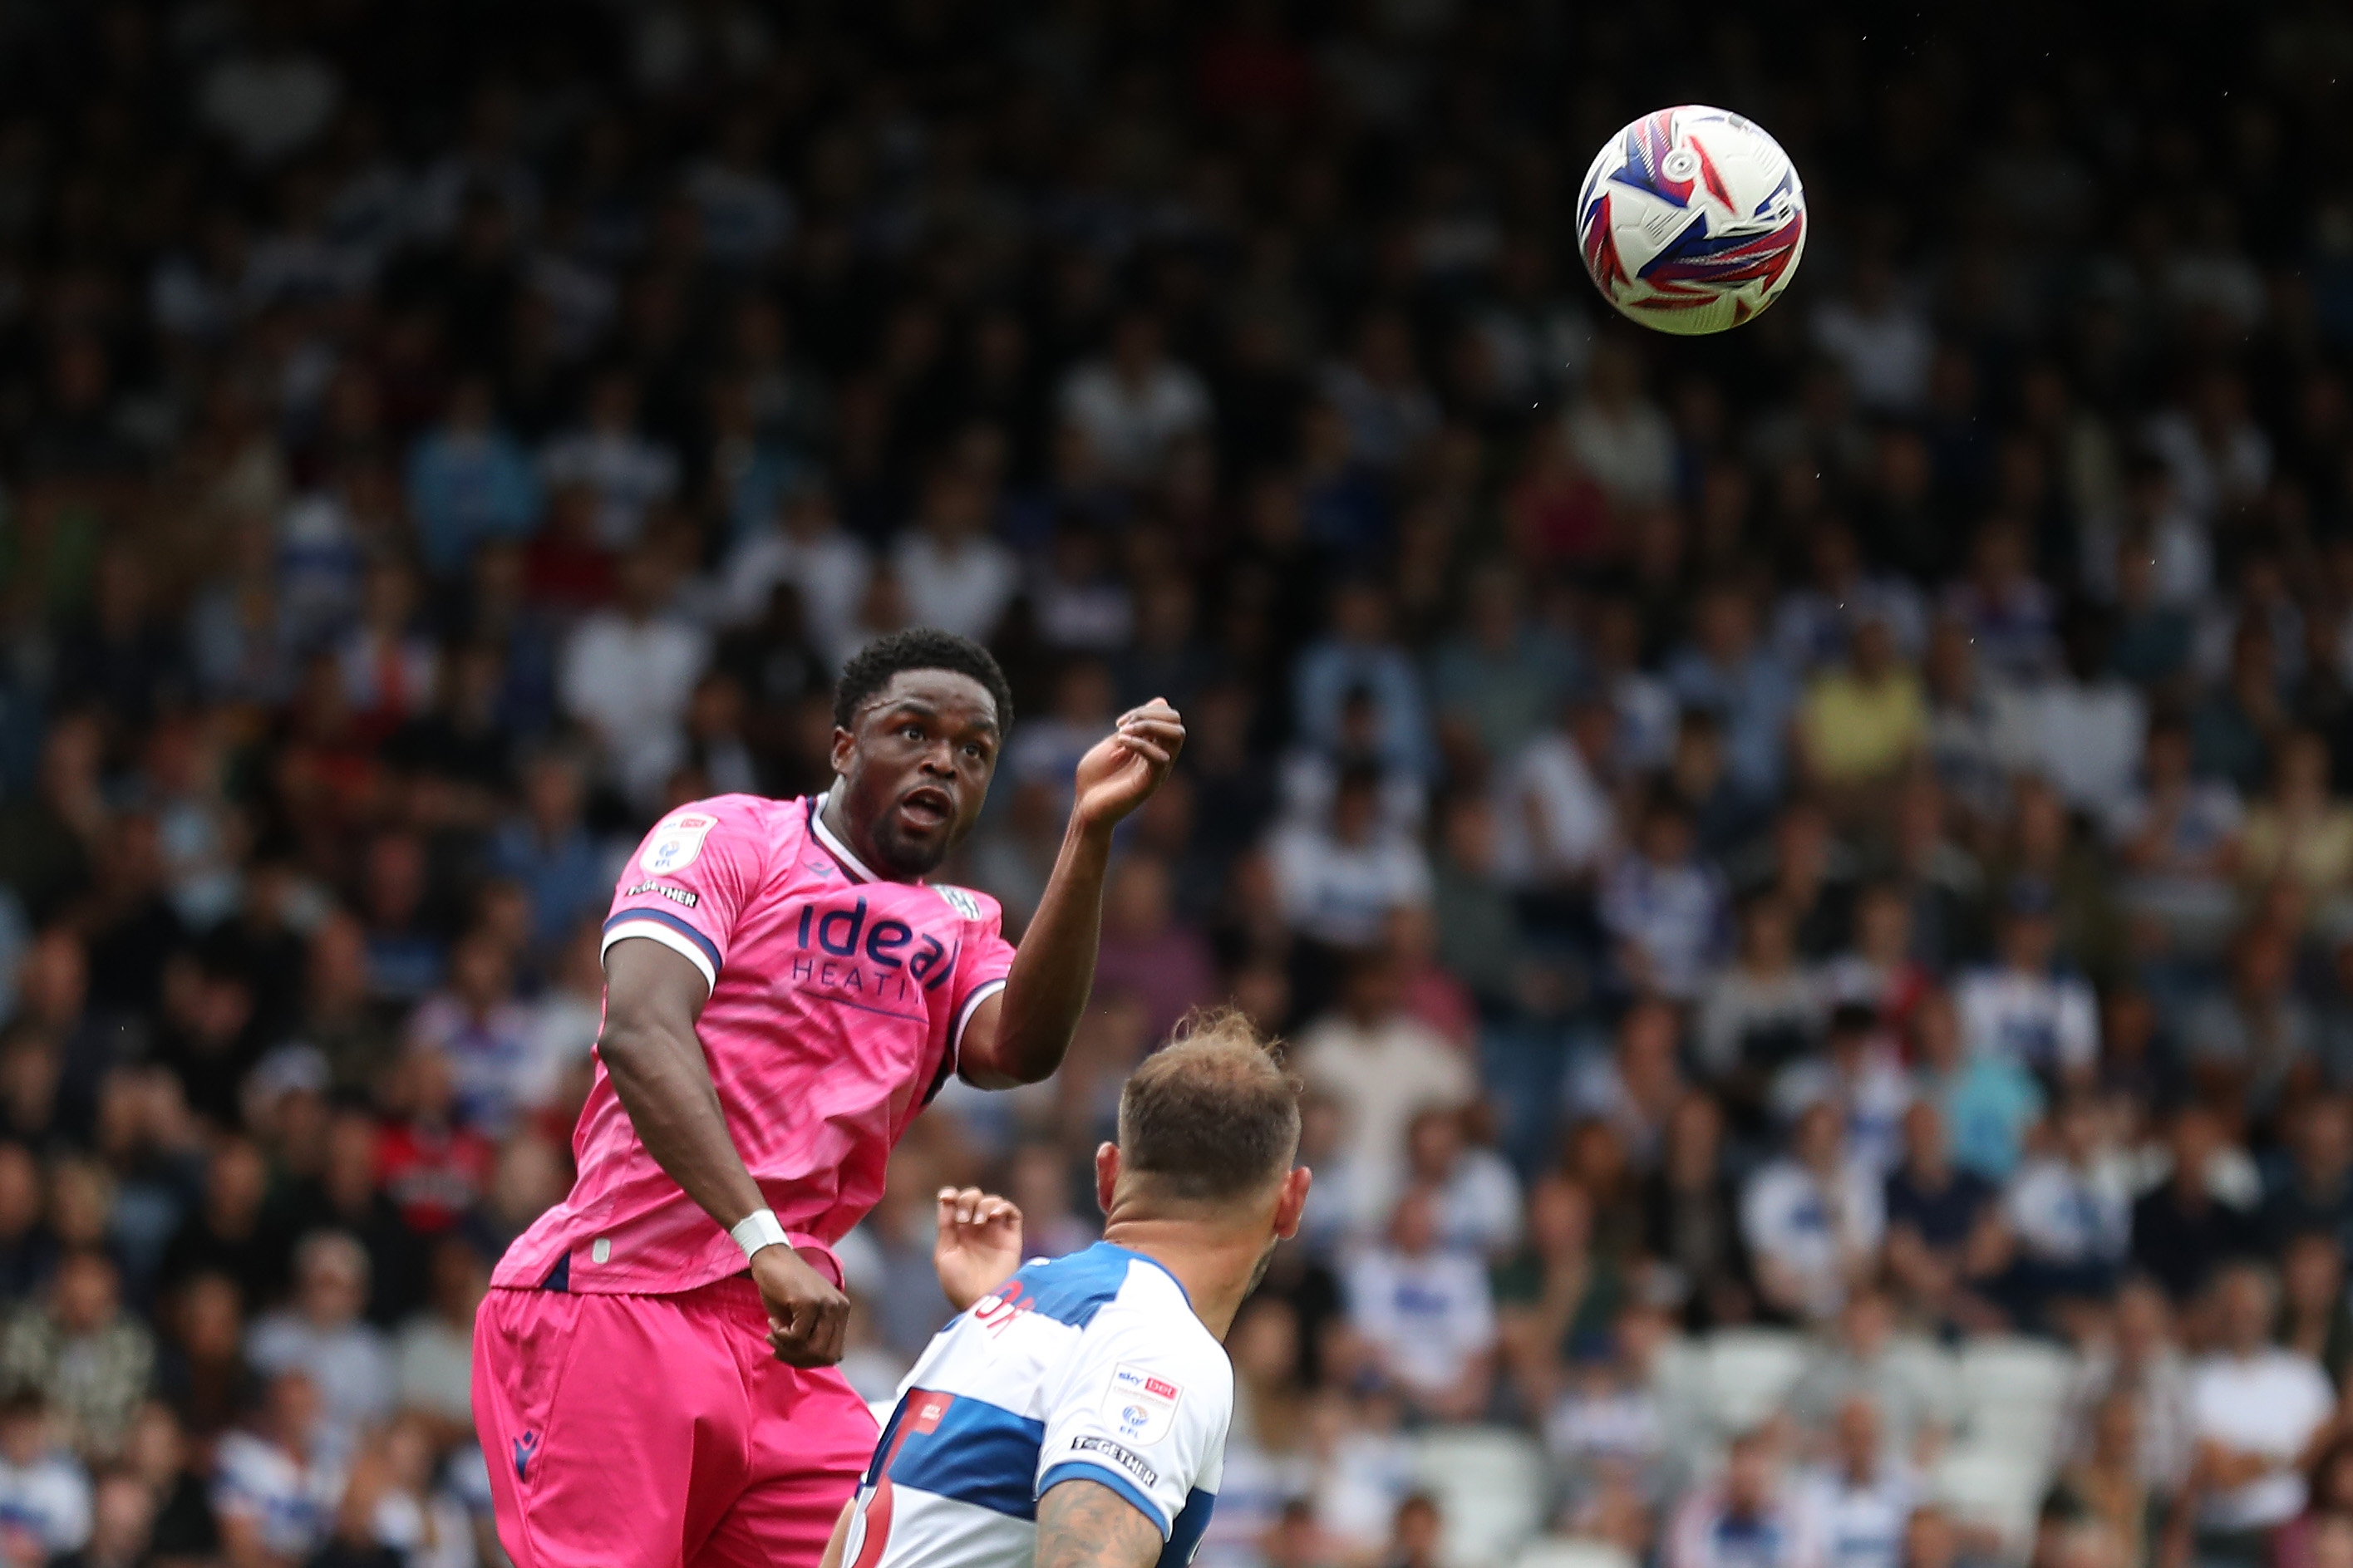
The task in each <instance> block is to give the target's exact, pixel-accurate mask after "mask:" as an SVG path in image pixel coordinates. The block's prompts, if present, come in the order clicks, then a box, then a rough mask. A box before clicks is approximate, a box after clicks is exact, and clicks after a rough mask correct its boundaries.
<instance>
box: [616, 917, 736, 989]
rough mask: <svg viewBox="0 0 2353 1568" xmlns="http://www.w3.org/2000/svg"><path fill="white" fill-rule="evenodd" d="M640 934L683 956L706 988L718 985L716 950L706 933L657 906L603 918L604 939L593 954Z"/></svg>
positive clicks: (717, 957)
mask: <svg viewBox="0 0 2353 1568" xmlns="http://www.w3.org/2000/svg"><path fill="white" fill-rule="evenodd" d="M633 936H641V937H645V938H647V939H648V940H649V941H652V942H659V943H661V944H662V945H663V946H664V947H666V948H668V949H670V951H671V952H675V953H677V954H678V955H679V956H680V957H681V958H683V959H685V960H686V961H687V962H688V963H691V964H692V965H694V967H695V968H696V969H697V970H698V971H700V972H701V973H702V984H703V986H704V988H705V989H707V990H716V989H717V988H718V985H719V950H718V948H717V947H715V946H714V945H712V941H711V939H710V938H709V937H707V936H704V935H703V934H702V932H701V931H696V930H695V929H694V928H693V927H692V926H690V925H688V924H687V923H686V922H685V921H681V920H680V919H679V918H678V917H677V916H675V915H667V914H664V913H663V912H662V911H661V910H622V911H621V912H620V913H618V914H617V915H615V916H614V917H613V918H612V919H610V920H608V921H606V922H605V937H604V940H603V941H602V942H599V943H598V944H597V947H596V957H597V959H598V961H599V962H602V960H603V959H604V956H605V955H606V954H607V953H608V952H612V951H613V944H614V943H615V942H620V941H622V940H624V939H625V938H628V937H633Z"/></svg>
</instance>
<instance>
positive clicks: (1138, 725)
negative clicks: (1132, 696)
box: [1071, 697, 1185, 827]
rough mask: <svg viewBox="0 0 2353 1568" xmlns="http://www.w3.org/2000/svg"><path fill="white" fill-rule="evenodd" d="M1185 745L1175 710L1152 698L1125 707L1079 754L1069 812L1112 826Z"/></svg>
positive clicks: (1148, 794)
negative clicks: (1138, 705) (1075, 790)
mask: <svg viewBox="0 0 2353 1568" xmlns="http://www.w3.org/2000/svg"><path fill="white" fill-rule="evenodd" d="M1184 749H1185V721H1184V720H1183V719H1182V718H1180V717H1179V716H1178V715H1177V712H1176V710H1175V709H1174V708H1171V707H1170V706H1168V704H1167V703H1166V702H1165V701H1163V700H1160V699H1159V698H1157V697H1155V698H1154V699H1153V700H1151V701H1149V702H1146V703H1145V704H1144V706H1142V707H1141V708H1131V709H1129V710H1127V711H1126V712H1124V713H1123V714H1121V715H1120V719H1119V724H1118V726H1117V728H1115V729H1113V731H1112V732H1111V733H1110V734H1109V735H1107V736H1105V737H1104V738H1103V740H1101V741H1098V742H1095V744H1094V746H1093V748H1092V750H1090V751H1089V752H1087V754H1086V755H1085V756H1083V757H1081V758H1080V759H1079V776H1078V795H1077V801H1076V804H1075V805H1072V806H1071V816H1074V817H1076V818H1077V819H1078V821H1079V822H1080V823H1082V824H1083V825H1084V826H1090V827H1109V826H1112V825H1113V823H1115V822H1117V821H1119V819H1120V818H1122V817H1124V816H1126V815H1127V814H1128V813H1129V812H1131V811H1134V809H1135V808H1136V807H1137V806H1139V805H1143V804H1144V803H1145V801H1147V800H1149V799H1151V798H1152V792H1153V791H1155V790H1156V789H1158V788H1159V787H1160V781H1161V780H1163V779H1165V778H1166V777H1167V776H1168V770H1169V769H1170V768H1172V767H1175V766H1176V753H1177V752H1181V751H1183V750H1184Z"/></svg>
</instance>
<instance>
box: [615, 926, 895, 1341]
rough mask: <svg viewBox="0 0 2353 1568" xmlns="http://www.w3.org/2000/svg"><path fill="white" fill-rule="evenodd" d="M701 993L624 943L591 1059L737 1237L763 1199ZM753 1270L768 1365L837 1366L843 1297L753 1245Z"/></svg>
mask: <svg viewBox="0 0 2353 1568" xmlns="http://www.w3.org/2000/svg"><path fill="white" fill-rule="evenodd" d="M709 994H710V987H709V986H708V985H707V984H705V983H704V981H703V978H702V971H701V970H699V969H697V968H696V967H695V966H694V965H693V964H691V963H688V962H687V961H686V959H684V958H683V957H681V955H679V954H678V953H676V952H672V951H671V950H670V949H669V948H667V947H664V946H663V945H662V944H661V943H660V942H653V941H650V940H649V939H648V938H645V937H625V938H623V939H622V940H621V941H619V942H615V943H614V944H613V945H612V948H611V949H610V950H609V951H608V952H607V953H606V954H605V1026H604V1029H603V1030H602V1031H601V1032H600V1033H599V1034H598V1035H597V1037H596V1054H597V1055H598V1056H599V1057H600V1058H603V1059H604V1063H605V1073H606V1076H607V1077H608V1078H610V1079H612V1080H613V1092H614V1093H615V1094H616V1095H617V1096H618V1097H619V1098H620V1101H621V1109H622V1110H626V1111H628V1113H629V1124H630V1125H631V1126H633V1127H635V1128H636V1129H637V1132H638V1142H642V1143H643V1144H645V1146H646V1152H647V1153H649V1154H650V1155H652V1156H653V1158H654V1163H656V1164H658V1165H659V1166H660V1167H661V1168H662V1170H663V1171H664V1172H665V1173H668V1174H669V1176H670V1180H672V1181H674V1182H676V1183H677V1184H679V1185H680V1186H681V1187H682V1188H684V1189H685V1191H686V1195H687V1196H688V1197H691V1198H692V1199H693V1200H694V1201H695V1202H696V1203H698V1204H700V1205H702V1212H703V1213H705V1214H707V1215H710V1216H711V1217H712V1219H714V1220H717V1221H718V1222H719V1224H720V1225H721V1226H723V1227H724V1228H726V1229H729V1230H733V1228H734V1227H735V1226H737V1225H738V1224H740V1223H741V1222H742V1221H743V1220H744V1219H745V1218H747V1217H749V1216H750V1215H754V1214H757V1213H759V1212H760V1211H761V1210H763V1209H765V1208H766V1207H767V1206H768V1200H767V1199H766V1198H765V1197H763V1196H762V1195H761V1194H760V1185H759V1184H758V1183H757V1182H754V1180H753V1179H752V1173H751V1172H749V1171H747V1170H745V1169H744V1159H743V1156H742V1155H740V1154H738V1153H737V1152H735V1142H734V1140H733V1138H731V1137H729V1136H728V1133H727V1118H726V1115H725V1113H724V1112H723V1111H722V1110H720V1108H719V1091H718V1090H717V1089H714V1088H713V1087H712V1082H711V1063H710V1062H709V1060H708V1059H707V1058H705V1057H704V1056H703V1054H702V1041H701V1040H700V1039H698V1038H697V1037H695V1033H694V1023H695V1020H696V1019H697V1018H698V1017H700V1016H702V1004H703V1003H704V1001H705V1000H707V999H708V996H709ZM751 1266H752V1279H753V1280H754V1283H755V1284H757V1285H758V1286H759V1288H760V1297H761V1300H764V1301H765V1302H766V1303H767V1308H768V1327H769V1334H768V1340H769V1343H771V1344H772V1345H774V1346H775V1347H776V1358H777V1359H778V1360H779V1361H783V1362H786V1363H788V1364H790V1365H793V1366H830V1365H832V1364H833V1363H835V1362H838V1361H839V1360H840V1359H841V1348H842V1336H843V1334H844V1332H845V1331H846V1330H847V1329H848V1327H849V1299H848V1298H847V1297H845V1296H844V1295H842V1293H841V1292H840V1291H839V1290H837V1289H834V1288H833V1284H832V1282H831V1281H830V1280H828V1279H826V1278H825V1276H824V1275H822V1274H819V1273H818V1271H817V1270H816V1269H815V1268H811V1267H809V1265H808V1263H807V1260H806V1259H804V1258H801V1256H800V1255H799V1254H798V1253H797V1252H795V1251H794V1250H793V1249H792V1248H791V1247H786V1246H775V1247H761V1248H760V1249H759V1250H758V1251H757V1252H755V1253H754V1254H753V1255H752V1260H751Z"/></svg>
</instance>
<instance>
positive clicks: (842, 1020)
mask: <svg viewBox="0 0 2353 1568" xmlns="http://www.w3.org/2000/svg"><path fill="white" fill-rule="evenodd" d="M823 804H824V803H823V800H822V798H821V797H820V798H818V799H799V800H768V799H765V798H763V797H760V796H757V795H721V796H719V797H718V798H717V799H715V800H705V801H697V802H696V803H695V804H693V805H687V806H681V808H679V809H678V810H676V811H673V812H671V813H670V815H669V816H666V817H664V818H662V820H661V821H659V823H656V824H655V825H654V828H653V831H652V832H650V833H649V834H647V835H646V839H645V842H644V843H643V844H642V845H640V846H639V847H638V852H637V854H636V855H635V856H634V857H632V858H631V859H630V860H629V863H628V868H627V869H626V870H624V871H623V872H622V874H621V881H620V887H619V889H618V890H617V892H616V893H615V894H614V897H613V911H612V913H611V915H610V916H609V917H607V920H606V921H605V946H606V947H607V948H610V947H611V946H612V945H613V944H614V943H615V942H619V941H622V940H623V939H625V938H628V937H646V938H649V939H651V940H652V941H655V942H660V943H661V944H662V945H663V946H665V947H669V948H671V949H673V950H675V951H676V952H679V953H681V954H682V955H683V956H684V957H685V958H686V959H687V960H688V962H690V963H692V964H693V965H694V966H695V967H696V968H697V969H699V970H701V971H702V975H703V978H704V979H705V980H706V981H708V982H710V984H711V997H710V1000H709V1001H708V1002H707V1003H705V1004H704V1005H703V1009H702V1019H701V1021H700V1022H699V1023H698V1024H697V1026H696V1033H697V1034H699V1035H700V1036H701V1037H702V1048H703V1054H704V1056H705V1057H706V1058H709V1060H710V1063H711V1078H712V1082H713V1083H714V1084H716V1085H717V1086H718V1089H719V1104H720V1107H721V1109H722V1110H724V1111H725V1113H726V1116H727V1131H728V1132H729V1134H730V1135H731V1136H732V1137H733V1139H734V1141H735V1148H736V1152H739V1153H740V1154H742V1155H743V1156H744V1165H745V1166H746V1167H747V1168H748V1169H749V1170H750V1171H751V1173H752V1176H753V1179H754V1181H756V1182H758V1183H759V1184H760V1191H761V1192H762V1193H763V1194H765V1195H766V1197H767V1200H768V1205H769V1206H770V1207H771V1208H773V1209H775V1210H776V1217H777V1218H778V1219H780V1220H782V1221H783V1222H784V1225H785V1228H786V1231H787V1232H788V1233H790V1234H791V1235H792V1237H793V1240H794V1243H795V1245H797V1246H806V1245H808V1244H810V1243H811V1242H816V1243H819V1244H823V1245H827V1246H830V1245H831V1244H832V1243H834V1242H836V1241H839V1239H840V1238H841V1237H842V1235H843V1234H844V1233H845V1232H847V1231H848V1230H849V1227H850V1226H854V1225H856V1224H857V1223H858V1222H859V1220H860V1218H862V1217H863V1216H864V1215H865V1214H866V1211H867V1210H868V1209H870V1208H871V1207H873V1206H874V1203H875V1200H876V1199H878V1198H880V1197H881V1195H882V1174H883V1168H884V1166H885V1165H886V1164H887V1163H889V1161H890V1158H891V1150H892V1146H893V1145H895V1144H896V1143H897V1142H898V1141H899V1138H900V1135H901V1134H902V1133H903V1132H904V1131H906V1130H907V1124H908V1123H909V1122H910V1121H913V1119H914V1116H915V1113H916V1111H918V1110H921V1109H922V1108H923V1105H924V1104H926V1103H927V1102H928V1101H929V1100H931V1098H932V1096H933V1095H934V1094H936V1093H937V1092H938V1091H939V1089H940V1086H941V1085H942V1084H944V1083H945V1082H946V1081H947V1076H948V1074H949V1073H951V1072H953V1071H954V1070H955V1061H956V1046H957V1042H958V1040H959V1038H960V1037H962V1035H963V1032H964V1027H965V1024H966V1023H967V1022H968V1021H969V1020H970V1019H971V1017H972V1015H973V1010H974V1009H975V1008H976V1007H977V1006H979V1005H980V1004H981V1002H982V1001H983V1000H985V999H986V998H987V997H988V996H990V995H992V994H995V993H996V992H997V991H999V990H1001V989H1003V987H1004V985H1005V976H1006V973H1007V972H1008V970H1009V969H1011V967H1012V964H1013V946H1012V944H1011V943H1010V942H1007V941H1006V940H1005V937H1004V935H1003V932H1002V930H1001V926H1002V923H1003V921H1002V915H1001V912H1000V911H999V910H998V909H997V903H996V901H995V900H992V899H988V898H985V897H983V896H982V895H980V894H978V893H973V892H967V891H966V890H965V889H962V888H947V887H938V886H934V885H929V884H925V883H921V882H890V881H884V880H882V879H880V878H878V877H876V876H875V875H874V873H872V872H871V871H870V870H868V869H867V868H865V867H864V866H862V865H860V864H859V861H858V858H857V857H856V856H854V855H852V854H851V853H850V852H849V847H847V846H845V845H843V844H841V843H840V842H839V841H838V840H836V839H835V837H833V835H832V834H831V833H829V832H828V831H827V829H826V827H825V825H824V824H823V823H822V822H820V821H819V820H818V811H819V810H820V809H821V808H822V806H823ZM572 1152H573V1157H574V1159H575V1161H576V1162H577V1163H578V1165H579V1171H580V1173H579V1176H578V1178H577V1179H576V1180H575V1182H574V1183H573V1184H572V1191H571V1193H570V1194H569V1195H567V1196H566V1197H565V1200H564V1201H563V1202H562V1203H560V1204H557V1205H555V1206H554V1208H552V1209H550V1210H548V1211H547V1213H545V1214H543V1215H541V1216H540V1217H539V1220H538V1222H537V1223H535V1224H534V1225H533V1226H532V1227H531V1228H530V1229H529V1230H527V1231H525V1232H524V1233H523V1234H522V1236H521V1237H517V1238H516V1239H515V1243H514V1245H513V1246H512V1247H508V1248H507V1254H506V1257H505V1258H502V1259H501V1260H500V1263H499V1267H498V1271H497V1273H496V1274H495V1275H494V1276H493V1277H492V1283H494V1284H498V1285H509V1286H535V1285H541V1284H544V1283H547V1282H548V1281H549V1279H550V1277H551V1276H554V1275H556V1274H557V1272H558V1270H562V1271H563V1275H564V1279H565V1283H566V1284H567V1285H568V1288H569V1289H574V1290H586V1291H595V1292H599V1293H606V1294H614V1293H651V1292H668V1291H679V1290H691V1289H696V1288H697V1287H699V1286H702V1285H707V1284H709V1283H711V1282H712V1280H714V1279H724V1278H726V1277H727V1276H729V1275H731V1274H737V1273H741V1272H742V1271H743V1268H744V1254H743V1253H742V1251H741V1250H739V1249H738V1248H737V1247H736V1246H735V1243H734V1242H733V1240H731V1239H729V1237H728V1235H727V1233H726V1232H725V1231H723V1230H722V1229H720V1228H719V1226H718V1225H717V1224H716V1223H715V1222H714V1221H712V1218H711V1216H710V1215H706V1214H704V1213H703V1212H702V1209H701V1208H700V1207H698V1206H697V1205H696V1204H695V1202H694V1200H693V1199H692V1198H690V1197H688V1196H687V1195H686V1194H685V1192H684V1191H683V1190H682V1189H681V1187H680V1186H679V1184H677V1183H676V1182H673V1181H671V1180H670V1177H669V1176H667V1175H665V1174H664V1173H662V1170H661V1167H660V1166H659V1165H657V1164H655V1163H654V1161H653V1157H652V1156H651V1155H649V1154H648V1153H647V1152H646V1149H645V1145H644V1144H643V1143H641V1142H638V1133H637V1129H636V1128H635V1127H633V1126H632V1125H630V1122H629V1117H628V1112H627V1111H625V1110H622V1109H621V1102H620V1100H619V1098H618V1097H617V1096H616V1095H615V1094H614V1092H613V1085H612V1082H611V1080H610V1079H607V1076H606V1073H605V1068H604V1064H603V1063H602V1062H599V1063H598V1064H597V1067H596V1079H595V1081H594V1083H593V1084H592V1085H591V1087H590V1089H589V1090H588V1102H587V1104H586V1106H584V1107H583V1108H582V1109H581V1112H580V1124H579V1125H578V1126H577V1127H576V1128H575V1129H574V1130H573V1133H572Z"/></svg>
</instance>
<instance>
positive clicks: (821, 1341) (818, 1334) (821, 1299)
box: [752, 1247, 849, 1366]
mask: <svg viewBox="0 0 2353 1568" xmlns="http://www.w3.org/2000/svg"><path fill="white" fill-rule="evenodd" d="M752 1282H753V1283H754V1284H755V1285H757V1286H758V1287H759V1288H760V1300H761V1301H762V1302H763V1303H765V1305H766V1307H767V1309H768V1345H769V1348H771V1349H772V1350H774V1351H775V1352H776V1359H777V1360H778V1361H780V1362H783V1363H785V1364H786V1366H831V1365H832V1364H833V1363H836V1362H838V1361H839V1360H840V1359H841V1352H842V1342H843V1340H844V1338H845V1337H846V1336H847V1335H848V1334H849V1297H847V1296H845V1295H843V1294H842V1293H841V1292H840V1291H839V1290H838V1289H834V1284H833V1281H832V1280H830V1279H827V1278H826V1277H825V1276H824V1275H822V1274H820V1273H818V1271H817V1269H816V1268H813V1267H811V1265H810V1263H809V1261H808V1259H807V1258H803V1257H802V1256H801V1255H800V1254H799V1253H797V1252H795V1251H794V1250H793V1249H792V1248H791V1247H762V1248H760V1250H759V1251H757V1252H755V1253H754V1254H752Z"/></svg>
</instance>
